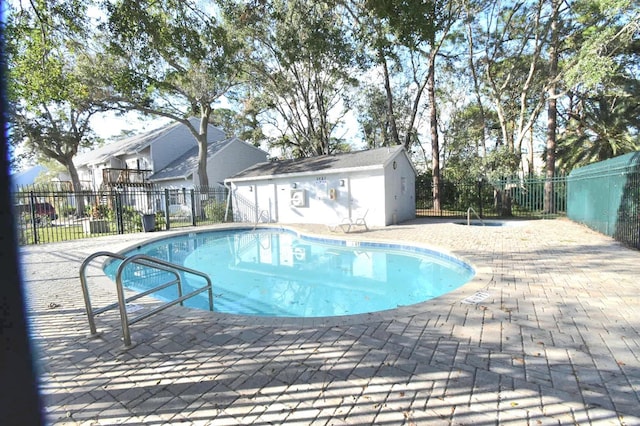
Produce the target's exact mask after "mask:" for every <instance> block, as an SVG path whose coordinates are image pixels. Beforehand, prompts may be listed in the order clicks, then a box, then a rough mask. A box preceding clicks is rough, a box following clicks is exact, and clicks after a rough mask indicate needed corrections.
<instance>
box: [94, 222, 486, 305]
mask: <svg viewBox="0 0 640 426" xmlns="http://www.w3.org/2000/svg"><path fill="white" fill-rule="evenodd" d="M137 253H144V254H147V255H150V256H154V257H158V258H161V259H165V260H168V261H169V262H173V263H178V264H181V265H184V266H186V267H188V268H192V269H195V270H198V271H202V272H204V273H206V274H208V275H209V276H210V277H211V280H212V282H213V293H214V302H213V304H214V311H216V312H225V313H231V314H241V315H257V316H279V317H326V316H337V315H352V314H361V313H366V312H375V311H381V310H386V309H393V308H396V307H399V306H405V305H412V304H415V303H419V302H423V301H425V300H429V299H432V298H435V297H438V296H440V295H442V294H445V293H447V292H450V291H452V290H454V289H456V288H458V287H460V286H461V285H463V284H464V283H466V282H467V281H469V280H470V279H471V278H472V277H473V275H474V271H473V269H472V268H471V267H470V266H469V265H467V264H466V263H464V262H462V261H460V260H457V259H455V258H453V257H451V256H448V255H445V254H442V253H439V252H435V251H432V250H428V249H424V248H419V247H414V246H405V245H397V244H386V243H372V242H355V241H338V240H332V239H322V238H317V237H309V236H304V235H300V234H298V233H295V232H293V231H290V230H286V229H279V228H278V229H276V228H269V229H257V230H247V229H240V230H239V229H234V230H223V231H213V232H203V233H192V234H185V235H181V236H175V237H170V238H166V239H163V240H158V241H154V242H151V243H148V244H146V245H143V246H141V247H138V248H137V249H136V250H132V251H130V252H128V253H126V254H127V255H131V254H137ZM118 265H119V262H118V261H117V262H112V263H111V264H109V265H107V267H106V268H105V272H106V273H107V275H109V276H110V277H111V278H112V279H114V278H115V272H116V270H117V267H118ZM123 278H124V281H123V282H124V283H125V286H126V287H127V288H129V289H132V290H136V291H143V290H146V289H149V288H151V287H153V286H155V285H159V284H161V283H163V282H166V281H168V279H169V277H168V275H166V274H165V273H161V272H158V271H154V270H151V269H149V268H145V267H144V266H140V265H133V264H130V265H129V266H128V267H127V268H126V269H125V271H124V274H123ZM185 279H186V282H187V285H191V286H193V287H200V286H202V285H204V280H202V278H197V277H191V276H188V275H185ZM188 291H189V290H188V289H187V290H185V293H187V292H188ZM176 295H177V291H176V290H175V289H174V288H170V289H166V290H163V291H161V292H159V293H154V296H156V297H157V298H160V299H163V300H170V299H172V298H175V297H176ZM185 306H189V307H193V308H200V309H206V310H208V309H209V307H208V298H207V296H206V292H205V293H202V294H201V295H199V296H197V297H196V298H193V299H189V300H187V301H186V302H185Z"/></svg>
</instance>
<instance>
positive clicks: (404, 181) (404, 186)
mask: <svg viewBox="0 0 640 426" xmlns="http://www.w3.org/2000/svg"><path fill="white" fill-rule="evenodd" d="M400 192H402V193H403V194H406V193H407V178H406V177H401V178H400Z"/></svg>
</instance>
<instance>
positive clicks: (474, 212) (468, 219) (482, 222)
mask: <svg viewBox="0 0 640 426" xmlns="http://www.w3.org/2000/svg"><path fill="white" fill-rule="evenodd" d="M471 212H473V214H475V215H476V217H477V218H478V220H479V221H480V223H481V224H482V226H485V223H484V220H482V218H481V217H480V216H478V213H476V211H475V210H474V209H473V207H469V208H468V209H467V226H469V225H471Z"/></svg>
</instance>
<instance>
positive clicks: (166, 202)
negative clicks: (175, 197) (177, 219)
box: [164, 188, 171, 231]
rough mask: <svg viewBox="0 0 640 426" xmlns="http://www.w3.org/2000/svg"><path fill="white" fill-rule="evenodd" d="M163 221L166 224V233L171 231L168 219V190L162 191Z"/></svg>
mask: <svg viewBox="0 0 640 426" xmlns="http://www.w3.org/2000/svg"><path fill="white" fill-rule="evenodd" d="M164 219H165V222H167V224H166V227H167V231H168V230H169V229H171V223H170V222H171V220H170V219H169V189H168V188H165V189H164Z"/></svg>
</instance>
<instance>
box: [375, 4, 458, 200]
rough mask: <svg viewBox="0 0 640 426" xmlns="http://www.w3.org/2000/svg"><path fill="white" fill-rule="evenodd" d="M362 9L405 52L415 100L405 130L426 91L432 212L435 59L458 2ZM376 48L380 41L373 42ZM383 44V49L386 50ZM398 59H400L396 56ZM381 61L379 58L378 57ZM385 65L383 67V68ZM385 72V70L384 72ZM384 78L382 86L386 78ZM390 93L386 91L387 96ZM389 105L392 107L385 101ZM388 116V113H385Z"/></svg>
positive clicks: (436, 164) (436, 158)
mask: <svg viewBox="0 0 640 426" xmlns="http://www.w3.org/2000/svg"><path fill="white" fill-rule="evenodd" d="M365 4H366V8H367V9H368V10H370V11H371V12H372V13H373V14H374V15H375V16H376V17H377V18H379V19H380V20H381V21H382V22H383V24H384V25H385V26H386V27H388V29H389V31H388V32H387V33H386V35H385V37H388V40H390V41H392V44H395V45H398V46H401V47H402V48H404V49H406V51H405V53H406V55H407V56H406V57H407V58H408V63H409V64H410V65H411V76H412V79H413V84H414V90H415V96H414V102H413V108H412V115H411V119H410V120H409V125H408V126H407V127H408V129H411V128H413V123H414V122H415V119H416V117H417V114H418V110H419V106H420V103H421V97H422V93H423V92H424V91H426V93H427V101H428V105H429V112H428V115H429V135H430V139H431V161H432V179H433V208H434V209H435V210H436V211H439V210H440V209H441V206H440V204H441V203H440V201H441V200H440V198H441V197H440V187H441V184H440V144H439V135H438V110H437V100H436V59H437V57H438V55H439V54H440V53H441V49H442V48H443V46H444V45H445V43H446V42H447V41H449V39H450V35H451V31H452V28H453V26H454V24H455V23H456V22H457V20H458V18H459V16H460V11H461V3H460V2H458V1H455V0H454V1H429V2H419V3H417V4H416V3H407V2H402V1H397V0H369V1H367V2H366V3H365ZM374 40H376V43H377V45H380V38H375V39H374ZM388 45H389V44H384V45H383V46H385V47H386V46H388ZM387 53H388V49H387V50H385V49H382V50H380V55H384V54H387ZM398 57H400V56H398ZM379 60H380V61H382V58H380V57H379ZM385 64H386V63H383V65H385ZM420 66H424V67H425V68H426V71H424V72H423V73H420V71H419V67H420ZM385 69H386V68H385ZM386 77H387V75H385V84H388V83H389V81H388V78H386ZM391 94H392V92H391V91H389V90H387V95H388V96H391ZM389 105H393V102H392V101H389ZM389 113H390V114H392V112H391V111H389ZM410 137H411V133H410V132H408V133H407V135H406V139H405V143H404V146H405V148H406V149H409V146H408V145H409V140H410Z"/></svg>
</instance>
